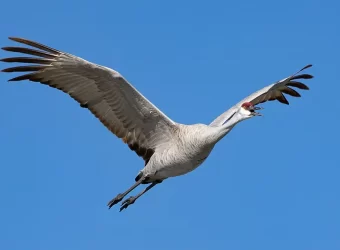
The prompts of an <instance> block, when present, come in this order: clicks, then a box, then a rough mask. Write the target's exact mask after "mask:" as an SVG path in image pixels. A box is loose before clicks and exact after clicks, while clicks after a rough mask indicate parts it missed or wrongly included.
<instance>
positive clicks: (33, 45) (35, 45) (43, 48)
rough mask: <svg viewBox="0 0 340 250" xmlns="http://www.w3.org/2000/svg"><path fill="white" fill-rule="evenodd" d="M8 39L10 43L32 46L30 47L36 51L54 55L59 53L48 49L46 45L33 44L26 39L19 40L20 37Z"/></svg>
mask: <svg viewBox="0 0 340 250" xmlns="http://www.w3.org/2000/svg"><path fill="white" fill-rule="evenodd" d="M8 38H9V39H10V40H12V41H15V42H18V43H23V44H26V45H29V46H32V47H35V48H38V49H41V50H44V51H47V52H50V53H55V54H59V53H60V51H59V50H56V49H53V48H50V47H48V46H46V45H43V44H41V43H37V42H33V41H31V40H27V39H24V38H20V37H8Z"/></svg>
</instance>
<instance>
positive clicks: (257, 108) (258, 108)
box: [252, 107, 264, 116]
mask: <svg viewBox="0 0 340 250" xmlns="http://www.w3.org/2000/svg"><path fill="white" fill-rule="evenodd" d="M261 109H264V108H262V107H254V111H253V112H252V114H253V115H254V116H263V115H262V114H261V113H259V112H256V111H255V110H261Z"/></svg>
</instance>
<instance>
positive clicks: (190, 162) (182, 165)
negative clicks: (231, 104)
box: [142, 124, 223, 181]
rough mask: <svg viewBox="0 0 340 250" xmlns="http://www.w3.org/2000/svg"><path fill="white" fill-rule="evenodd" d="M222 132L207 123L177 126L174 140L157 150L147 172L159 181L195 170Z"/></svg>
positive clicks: (144, 172)
mask: <svg viewBox="0 0 340 250" xmlns="http://www.w3.org/2000/svg"><path fill="white" fill-rule="evenodd" d="M219 133H221V135H222V133H223V132H222V131H221V129H220V128H216V127H209V126H207V125H204V124H194V125H184V124H176V125H174V133H173V135H174V136H173V137H172V138H171V140H172V141H171V142H169V143H167V144H166V145H164V146H163V147H161V148H159V149H156V151H155V153H154V154H153V156H152V157H151V158H150V161H149V162H148V164H147V165H146V166H145V168H144V169H143V170H142V172H143V174H147V175H149V176H150V179H152V180H153V181H155V180H163V179H166V178H169V177H174V176H179V175H183V174H186V173H188V172H191V171H192V170H194V169H196V168H197V167H198V166H200V165H201V164H202V163H203V162H204V161H205V160H206V159H207V157H208V156H209V154H210V152H211V150H212V149H213V148H214V146H215V144H216V142H217V141H218V140H219V137H220V136H219Z"/></svg>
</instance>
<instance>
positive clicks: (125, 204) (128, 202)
mask: <svg viewBox="0 0 340 250" xmlns="http://www.w3.org/2000/svg"><path fill="white" fill-rule="evenodd" d="M161 182H162V181H154V182H152V183H151V184H150V185H149V186H147V187H146V188H145V189H144V190H143V191H142V192H140V193H139V194H137V195H136V196H131V197H130V198H128V199H126V200H124V201H123V202H122V205H121V207H120V210H119V211H120V212H121V211H122V210H124V209H126V208H127V207H128V206H129V205H131V204H133V203H135V201H136V200H137V199H138V198H139V197H141V196H142V195H143V194H145V193H146V192H147V191H149V190H150V189H151V188H153V187H154V186H156V185H157V184H159V183H161Z"/></svg>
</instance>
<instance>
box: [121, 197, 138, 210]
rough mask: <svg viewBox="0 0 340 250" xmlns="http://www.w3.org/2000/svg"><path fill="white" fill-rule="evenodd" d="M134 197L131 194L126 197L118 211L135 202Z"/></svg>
mask: <svg viewBox="0 0 340 250" xmlns="http://www.w3.org/2000/svg"><path fill="white" fill-rule="evenodd" d="M135 200H136V197H134V196H131V197H130V198H128V199H126V200H125V201H123V202H122V205H121V207H120V210H119V212H121V211H123V210H124V209H126V208H127V207H128V206H130V205H131V204H133V203H135Z"/></svg>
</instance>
